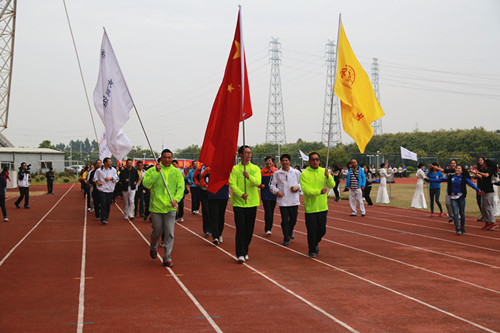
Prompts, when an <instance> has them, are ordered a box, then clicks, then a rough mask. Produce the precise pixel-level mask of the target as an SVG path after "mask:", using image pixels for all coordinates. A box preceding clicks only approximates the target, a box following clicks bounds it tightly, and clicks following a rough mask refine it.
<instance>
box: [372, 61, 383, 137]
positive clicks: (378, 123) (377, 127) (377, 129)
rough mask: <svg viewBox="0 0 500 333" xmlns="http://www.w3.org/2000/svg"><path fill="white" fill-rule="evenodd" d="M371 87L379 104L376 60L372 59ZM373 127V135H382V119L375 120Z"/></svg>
mask: <svg viewBox="0 0 500 333" xmlns="http://www.w3.org/2000/svg"><path fill="white" fill-rule="evenodd" d="M372 59H373V60H372V86H373V91H374V92H375V97H377V100H378V102H379V103H380V91H379V89H378V59H377V58H372ZM372 126H373V134H374V135H380V134H383V131H382V118H379V119H377V120H375V121H374V122H373V123H372Z"/></svg>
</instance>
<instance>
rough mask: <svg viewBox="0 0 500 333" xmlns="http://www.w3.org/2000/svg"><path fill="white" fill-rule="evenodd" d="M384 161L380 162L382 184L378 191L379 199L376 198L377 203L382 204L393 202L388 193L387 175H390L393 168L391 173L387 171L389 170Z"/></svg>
mask: <svg viewBox="0 0 500 333" xmlns="http://www.w3.org/2000/svg"><path fill="white" fill-rule="evenodd" d="M384 166H385V165H384V163H382V164H380V169H379V173H380V185H379V187H378V192H377V200H375V202H376V203H381V204H388V203H390V202H391V200H389V194H388V193H387V177H389V176H390V175H391V174H392V170H391V169H388V170H390V171H389V173H388V172H387V171H388V170H387V169H385V168H384Z"/></svg>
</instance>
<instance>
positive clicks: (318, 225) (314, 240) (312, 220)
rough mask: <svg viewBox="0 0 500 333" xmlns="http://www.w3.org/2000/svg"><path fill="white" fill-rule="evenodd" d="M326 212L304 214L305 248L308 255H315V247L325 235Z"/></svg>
mask: <svg viewBox="0 0 500 333" xmlns="http://www.w3.org/2000/svg"><path fill="white" fill-rule="evenodd" d="M327 213H328V211H327V210H325V211H324V212H318V213H306V228H307V246H308V248H309V254H311V253H317V250H316V248H317V246H318V244H319V242H321V238H323V236H324V235H325V234H326V214H327Z"/></svg>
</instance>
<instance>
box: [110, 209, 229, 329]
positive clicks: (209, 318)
mask: <svg viewBox="0 0 500 333" xmlns="http://www.w3.org/2000/svg"><path fill="white" fill-rule="evenodd" d="M115 206H116V207H117V208H118V210H120V212H121V213H122V214H123V210H122V209H121V208H120V206H118V204H116V203H115ZM127 220H128V223H130V225H131V226H132V227H133V228H134V229H135V231H136V232H137V233H138V234H139V236H141V238H142V239H143V240H144V241H145V242H146V244H148V246H150V245H151V243H150V242H149V241H148V240H147V239H146V237H144V235H143V234H142V233H141V231H140V230H139V229H138V228H137V227H136V226H135V224H134V223H132V221H130V219H128V218H127ZM158 259H159V260H160V261H161V262H163V258H162V257H161V256H160V255H158ZM166 269H167V270H168V272H169V273H170V275H172V277H173V278H174V279H175V281H176V282H177V284H178V285H179V286H180V287H181V289H182V290H183V291H184V293H185V294H186V295H187V296H188V297H189V298H190V299H191V301H192V302H193V303H194V305H195V306H196V307H197V308H198V310H200V312H201V314H202V315H203V316H204V317H205V319H206V320H207V321H208V322H209V323H210V325H211V326H212V327H213V329H214V330H215V331H216V332H218V333H222V330H221V329H220V327H219V326H218V325H217V324H216V323H215V321H214V320H213V319H212V317H211V316H210V315H209V314H208V312H207V311H206V310H205V308H204V307H203V306H202V305H201V304H200V302H198V300H197V299H196V298H195V297H194V296H193V294H192V293H191V292H190V291H189V289H188V288H187V287H186V286H185V285H184V283H182V281H181V279H179V277H178V276H177V274H175V272H174V271H173V270H172V269H171V268H170V267H166Z"/></svg>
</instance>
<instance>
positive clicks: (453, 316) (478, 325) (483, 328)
mask: <svg viewBox="0 0 500 333" xmlns="http://www.w3.org/2000/svg"><path fill="white" fill-rule="evenodd" d="M226 211H229V210H227V209H226ZM229 212H231V211H229ZM231 213H232V212H231ZM225 225H227V226H229V227H231V228H234V229H235V227H234V226H232V225H230V224H227V223H225ZM254 237H257V238H259V239H262V240H264V241H266V242H269V243H271V244H274V245H277V246H279V247H280V248H283V249H286V250H288V251H291V252H294V253H296V254H299V255H301V256H303V257H309V256H308V255H307V254H305V253H301V252H299V251H297V250H294V249H291V248H289V247H286V246H281V245H280V244H278V243H276V242H273V241H271V240H269V239H266V238H264V237H261V236H258V235H255V234H254ZM311 260H314V261H316V262H318V263H320V264H322V265H325V266H327V267H330V268H333V269H335V270H337V271H339V272H342V273H345V274H348V275H350V276H352V277H354V278H357V279H359V280H362V281H364V282H367V283H369V284H372V285H374V286H377V287H379V288H382V289H385V290H387V291H389V292H391V293H394V294H396V295H399V296H402V297H404V298H406V299H409V300H411V301H414V302H417V303H419V304H422V305H424V306H426V307H428V308H431V309H433V310H436V311H438V312H441V313H443V314H445V315H447V316H450V317H452V318H455V319H458V320H460V321H463V322H465V323H467V324H469V325H472V326H475V327H477V328H479V329H482V330H484V331H486V332H491V333H496V331H494V330H492V329H489V328H487V327H484V326H482V325H480V324H477V323H475V322H472V321H470V320H468V319H465V318H462V317H459V316H457V315H455V314H453V313H451V312H448V311H445V310H443V309H440V308H438V307H436V306H434V305H432V304H430V303H427V302H424V301H422V300H419V299H417V298H415V297H412V296H409V295H406V294H404V293H402V292H399V291H397V290H394V289H392V288H389V287H386V286H384V285H382V284H380V283H377V282H374V281H371V280H369V279H366V278H364V277H362V276H359V275H357V274H354V273H351V272H348V271H346V270H345V269H342V268H340V267H336V266H333V265H331V264H329V263H327V262H324V261H322V260H320V259H317V258H316V259H311Z"/></svg>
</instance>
